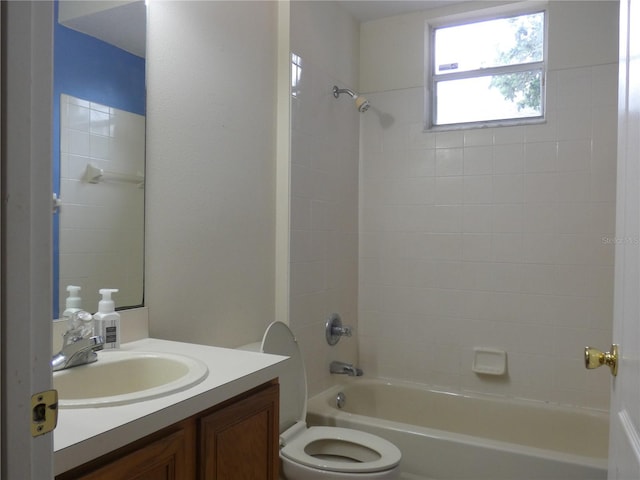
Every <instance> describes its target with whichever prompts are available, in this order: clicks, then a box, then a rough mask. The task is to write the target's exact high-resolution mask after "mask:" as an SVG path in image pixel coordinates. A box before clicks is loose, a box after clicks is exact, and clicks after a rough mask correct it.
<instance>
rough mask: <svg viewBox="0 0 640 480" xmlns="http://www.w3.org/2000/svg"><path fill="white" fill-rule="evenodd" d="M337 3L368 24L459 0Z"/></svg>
mask: <svg viewBox="0 0 640 480" xmlns="http://www.w3.org/2000/svg"><path fill="white" fill-rule="evenodd" d="M337 3H338V4H340V5H341V6H342V7H344V8H345V9H346V10H348V11H349V12H350V13H351V14H352V15H353V16H354V17H355V19H356V20H358V21H360V22H368V21H370V20H377V19H379V18H384V17H391V16H393V15H401V14H403V13H411V12H417V11H420V10H430V9H432V8H438V7H442V6H445V5H451V4H453V3H460V0H337Z"/></svg>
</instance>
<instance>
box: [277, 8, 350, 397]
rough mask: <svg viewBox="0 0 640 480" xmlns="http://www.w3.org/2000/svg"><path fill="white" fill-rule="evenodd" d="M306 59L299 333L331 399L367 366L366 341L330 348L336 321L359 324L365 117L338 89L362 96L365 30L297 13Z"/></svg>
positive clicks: (299, 173) (298, 108) (299, 102)
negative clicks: (343, 366) (340, 378)
mask: <svg viewBox="0 0 640 480" xmlns="http://www.w3.org/2000/svg"><path fill="white" fill-rule="evenodd" d="M291 25H292V28H291V31H292V34H291V44H292V51H293V53H295V54H297V55H299V56H300V58H301V65H302V71H301V83H300V85H299V90H298V94H297V96H296V97H295V98H292V100H291V101H292V141H291V144H292V145H291V192H292V194H291V289H290V326H291V328H292V330H293V331H294V333H295V334H296V336H297V338H298V339H299V341H300V345H301V349H302V351H303V354H304V358H305V363H306V369H307V376H308V385H309V394H310V395H312V394H314V393H317V392H319V391H321V390H323V389H325V388H326V387H327V386H328V385H329V384H330V382H331V381H332V378H331V376H330V374H329V363H330V362H331V361H332V360H341V361H346V362H354V363H355V362H357V360H358V359H357V340H356V338H345V339H342V340H341V341H340V342H339V344H338V345H337V346H335V347H330V346H328V345H327V343H326V340H325V336H324V324H325V322H326V320H327V318H328V317H329V315H330V314H331V313H334V312H337V313H339V314H340V315H341V317H342V319H343V322H344V323H345V324H348V325H352V326H353V327H354V328H357V322H358V309H357V298H358V168H359V167H358V141H359V113H358V112H357V110H356V108H355V107H354V104H353V101H352V100H351V99H350V98H349V97H348V96H346V95H343V96H341V97H340V98H339V99H335V98H334V97H333V95H332V88H333V85H339V86H340V87H341V88H351V89H354V90H355V89H356V85H357V64H358V62H357V50H358V25H357V23H356V22H355V21H354V20H353V19H352V18H351V17H350V15H349V14H348V13H347V12H346V11H344V10H342V8H340V7H339V6H337V5H336V4H333V3H331V2H293V3H292V4H291Z"/></svg>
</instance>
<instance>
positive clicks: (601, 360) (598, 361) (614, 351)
mask: <svg viewBox="0 0 640 480" xmlns="http://www.w3.org/2000/svg"><path fill="white" fill-rule="evenodd" d="M602 365H609V368H610V369H611V375H613V376H614V377H615V376H616V375H617V374H618V345H616V344H615V343H614V344H613V345H611V351H610V352H601V351H600V350H598V349H597V348H592V347H584V366H585V367H586V368H588V369H592V368H598V367H600V366H602Z"/></svg>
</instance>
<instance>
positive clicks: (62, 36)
mask: <svg viewBox="0 0 640 480" xmlns="http://www.w3.org/2000/svg"><path fill="white" fill-rule="evenodd" d="M55 13H56V15H55V18H56V21H55V25H54V98H53V102H54V132H53V138H54V158H53V174H54V175H53V176H54V185H53V190H54V194H55V195H56V196H57V197H58V198H59V202H58V207H57V208H56V211H55V213H54V232H53V234H54V293H53V299H54V300H53V318H54V319H55V318H59V317H60V316H61V315H62V312H63V311H64V309H65V297H66V296H67V295H68V293H67V286H68V285H77V286H80V287H81V288H82V290H81V292H80V295H81V297H82V308H84V309H86V310H88V311H91V312H93V311H95V310H96V309H97V305H98V300H99V295H98V289H100V288H117V289H119V292H118V294H116V295H114V300H115V302H116V306H117V307H118V308H124V307H132V306H139V305H142V303H143V291H144V290H143V275H144V151H145V136H144V132H145V117H144V115H145V59H144V52H145V45H144V40H145V35H146V33H145V31H146V7H145V5H144V2H142V1H135V2H128V1H86V2H85V1H67V0H61V1H60V2H56V12H55Z"/></svg>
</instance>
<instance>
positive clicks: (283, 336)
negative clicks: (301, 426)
mask: <svg viewBox="0 0 640 480" xmlns="http://www.w3.org/2000/svg"><path fill="white" fill-rule="evenodd" d="M261 350H262V352H264V353H271V354H274V355H284V356H287V357H289V360H287V361H286V362H284V365H283V370H282V373H281V374H280V433H282V432H284V431H285V430H287V429H288V428H289V427H291V426H292V425H294V424H295V423H297V422H300V421H302V422H304V421H305V419H306V416H307V375H306V373H305V370H304V361H303V359H302V354H301V353H300V348H298V341H297V340H296V338H295V337H294V336H293V333H292V332H291V330H289V327H287V326H286V325H285V324H284V323H282V322H273V323H272V324H271V325H269V326H268V327H267V330H266V331H265V333H264V337H263V338H262V347H261Z"/></svg>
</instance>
